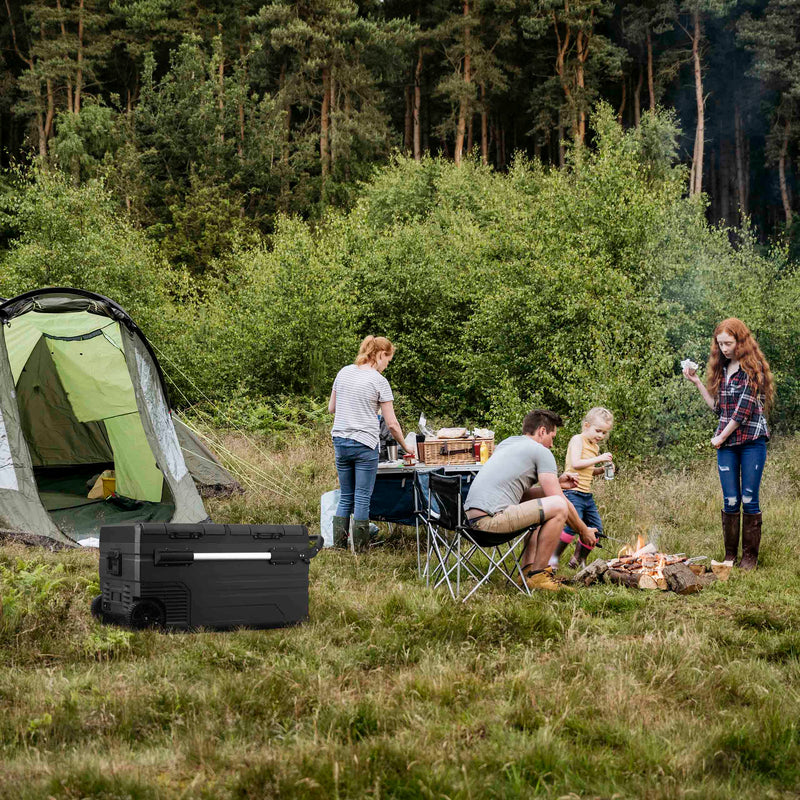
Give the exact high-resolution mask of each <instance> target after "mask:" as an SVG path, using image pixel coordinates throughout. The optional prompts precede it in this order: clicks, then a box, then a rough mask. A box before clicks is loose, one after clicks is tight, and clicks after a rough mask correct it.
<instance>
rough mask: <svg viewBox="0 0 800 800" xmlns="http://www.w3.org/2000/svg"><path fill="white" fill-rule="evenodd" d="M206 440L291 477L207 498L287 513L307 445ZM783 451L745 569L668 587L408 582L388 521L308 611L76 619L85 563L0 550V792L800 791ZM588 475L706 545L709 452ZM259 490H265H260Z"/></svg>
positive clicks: (792, 500) (308, 514)
mask: <svg viewBox="0 0 800 800" xmlns="http://www.w3.org/2000/svg"><path fill="white" fill-rule="evenodd" d="M227 444H228V446H229V448H230V449H231V450H234V451H236V452H238V453H239V454H240V455H242V456H245V457H246V458H248V459H249V460H251V461H254V462H255V463H256V464H257V466H259V467H260V468H261V470H262V471H263V474H265V475H268V476H271V477H273V478H275V479H276V480H281V481H282V482H283V484H285V483H287V482H288V480H289V478H291V481H292V482H293V483H292V491H287V492H284V493H282V494H281V493H275V492H271V491H267V490H263V491H260V492H256V491H251V492H248V493H247V494H246V495H243V496H239V497H233V498H231V499H228V500H216V501H212V502H211V503H210V511H211V514H212V517H213V518H214V519H215V520H218V521H221V522H238V521H245V522H251V521H252V522H254V521H270V522H272V521H274V522H281V521H287V522H289V521H291V522H298V521H301V522H305V523H307V524H309V527H310V528H311V529H312V530H316V528H317V526H318V524H319V522H318V514H319V506H318V502H319V495H320V494H321V493H322V492H323V491H325V490H327V489H330V488H333V487H334V486H335V483H336V481H335V472H334V470H333V466H332V461H333V459H332V452H331V450H330V445H329V444H328V442H327V441H326V440H325V439H324V438H323V437H319V438H314V437H312V438H311V439H310V440H307V441H304V442H295V443H293V444H289V445H283V446H282V447H281V448H279V449H276V448H275V447H274V446H273V445H271V444H270V442H269V441H268V440H261V441H260V442H259V447H258V448H255V447H254V445H253V444H252V443H250V442H248V441H245V440H244V439H242V438H241V437H238V436H229V437H228V439H227ZM797 464H800V439H790V440H784V441H782V442H778V443H776V444H774V445H773V446H772V447H771V452H770V456H769V460H768V464H767V470H766V474H765V478H764V491H763V498H762V505H763V507H764V508H765V517H764V543H763V548H762V559H761V566H760V568H759V570H758V571H757V572H756V573H754V574H750V575H747V576H744V575H739V574H735V575H734V576H733V578H732V579H731V580H730V581H729V582H728V583H719V584H716V585H714V586H712V587H711V588H709V589H707V590H705V591H703V592H702V593H700V594H698V595H693V596H690V597H679V596H678V595H675V594H672V593H662V592H634V591H631V590H628V589H625V588H622V587H609V586H594V587H590V588H588V589H585V590H582V591H580V592H579V593H576V594H574V595H569V596H563V597H562V596H550V595H547V596H544V595H536V596H534V597H531V598H526V597H523V596H521V595H517V594H511V593H509V592H508V591H506V590H505V589H504V588H503V587H502V586H501V585H500V584H497V585H496V586H492V587H489V589H488V590H487V591H482V592H480V593H479V594H478V595H477V596H476V597H475V598H474V599H473V600H472V601H470V602H469V603H468V604H466V605H457V604H454V603H453V602H452V601H451V600H450V598H449V596H446V595H443V594H440V593H433V592H431V591H428V590H426V589H425V587H424V586H423V585H421V584H420V583H419V582H418V581H417V579H416V551H415V546H414V540H413V536H411V535H410V532H408V531H405V532H403V531H395V532H394V533H393V534H392V535H387V537H386V539H387V542H386V544H385V545H384V546H383V547H382V548H375V549H373V550H372V551H371V552H370V553H369V554H367V555H364V556H361V557H359V558H358V559H355V558H354V557H353V556H351V555H350V554H348V553H345V552H332V551H326V552H324V553H322V554H320V555H319V556H318V557H317V558H315V559H314V561H313V562H312V565H311V580H310V607H311V618H310V620H309V622H307V623H306V624H304V625H301V626H299V627H296V628H292V629H282V630H274V631H246V630H242V631H236V632H230V633H211V632H205V633H195V634H160V633H157V632H153V631H145V632H137V633H133V632H129V631H124V630H120V629H117V628H113V627H103V626H99V625H97V624H96V623H95V622H94V621H93V620H92V619H91V617H90V615H89V610H88V609H89V601H90V599H91V597H92V596H93V594H95V593H96V592H97V555H96V553H91V552H69V553H66V554H51V553H47V552H45V551H38V550H33V549H30V550H26V549H23V548H21V547H18V546H5V547H4V548H2V549H0V570H1V572H0V574H1V575H2V595H3V599H4V601H5V605H4V614H3V617H2V620H0V654H2V662H3V668H2V670H0V759H1V760H2V763H3V770H2V772H0V797H3V798H20V800H27V799H28V798H31V799H32V798H49V797H53V798H59V800H60V799H61V798H64V799H65V800H66V799H67V798H69V799H70V800H78V798H104V800H112V799H113V800H117V799H119V800H122V798H131V799H134V798H135V799H136V800H139V799H140V798H142V799H147V800H150V798H153V800H156V798H158V800H161V799H162V798H168V799H170V800H172V798H175V799H176V800H177V798H224V799H225V800H228V799H230V800H233V799H234V798H237V799H238V798H273V797H274V798H278V797H280V798H287V797H298V798H316V797H319V798H334V797H335V798H341V799H342V800H344V798H357V797H373V798H417V797H421V798H445V797H446V798H459V799H462V798H463V799H464V800H467V798H484V797H490V798H492V797H496V798H517V797H519V798H523V797H525V798H528V797H531V796H541V797H553V798H565V797H569V798H572V797H597V798H611V797H619V798H640V797H647V798H665V799H667V798H683V797H698V798H720V799H722V798H725V799H726V800H727V798H732V797H737V798H739V797H753V798H756V797H758V798H762V797H776V798H779V797H784V798H790V797H797V795H798V791H800V777H798V772H799V768H798V766H797V765H798V763H800V731H799V730H798V722H797V720H798V719H800V691H799V690H798V687H800V666H799V663H798V653H799V652H800V602H798V593H799V590H800V578H798V575H797V569H796V564H797V562H798V556H800V545H798V542H797V540H796V537H795V536H794V531H796V530H797V528H798V521H799V520H798V515H800V508H799V507H798V503H797V499H796V498H797V492H798V487H799V486H800V467H798V466H796V465H797ZM622 466H623V469H622V470H621V472H620V474H619V478H618V480H616V481H614V482H613V483H609V484H601V485H600V486H598V493H597V496H598V502H599V505H600V509H601V512H602V514H603V516H604V519H605V522H606V526H607V530H608V533H609V534H610V535H611V536H615V537H618V538H620V539H629V538H632V537H633V536H634V535H635V534H636V533H638V532H642V531H644V532H645V533H647V534H653V535H657V536H658V537H659V545H660V547H661V549H663V550H667V551H685V552H688V553H691V554H695V555H703V554H705V555H709V556H711V557H720V555H721V552H720V544H721V535H720V532H719V530H718V529H719V527H720V526H719V523H718V516H719V488H718V483H717V478H716V471H715V469H714V466H713V456H712V455H711V454H709V458H708V459H707V460H705V461H703V462H701V463H699V464H698V465H696V466H695V467H693V468H691V469H686V470H684V471H683V472H680V473H670V474H660V473H657V472H647V471H644V470H640V471H636V472H633V471H629V472H626V471H625V469H624V465H622ZM269 483H270V484H271V485H273V484H274V482H273V481H269Z"/></svg>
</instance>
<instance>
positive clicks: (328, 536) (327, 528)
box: [319, 489, 340, 547]
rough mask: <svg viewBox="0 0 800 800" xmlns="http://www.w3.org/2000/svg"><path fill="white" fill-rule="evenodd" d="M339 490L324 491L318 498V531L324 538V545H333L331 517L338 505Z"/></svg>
mask: <svg viewBox="0 0 800 800" xmlns="http://www.w3.org/2000/svg"><path fill="white" fill-rule="evenodd" d="M339 494H340V492H339V490H338V489H334V490H333V491H332V492H325V494H324V495H322V497H320V499H319V532H320V534H321V535H322V538H323V539H324V540H325V547H333V518H334V516H335V515H336V507H337V506H338V505H339Z"/></svg>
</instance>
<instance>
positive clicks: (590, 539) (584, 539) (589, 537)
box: [578, 528, 597, 547]
mask: <svg viewBox="0 0 800 800" xmlns="http://www.w3.org/2000/svg"><path fill="white" fill-rule="evenodd" d="M578 536H579V537H580V540H581V544H585V545H586V546H587V547H594V546H595V545H596V544H597V528H587V529H586V533H579V534H578Z"/></svg>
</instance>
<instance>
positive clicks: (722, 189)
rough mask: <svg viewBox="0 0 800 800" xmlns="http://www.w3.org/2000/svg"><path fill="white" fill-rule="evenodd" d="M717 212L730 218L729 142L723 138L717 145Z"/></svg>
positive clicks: (724, 217)
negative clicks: (718, 145)
mask: <svg viewBox="0 0 800 800" xmlns="http://www.w3.org/2000/svg"><path fill="white" fill-rule="evenodd" d="M719 212H720V214H719V215H720V218H722V219H725V220H727V221H728V222H730V219H731V143H730V141H729V140H728V139H723V140H722V142H720V147H719Z"/></svg>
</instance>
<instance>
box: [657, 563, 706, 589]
mask: <svg viewBox="0 0 800 800" xmlns="http://www.w3.org/2000/svg"><path fill="white" fill-rule="evenodd" d="M664 577H665V578H666V579H667V585H668V586H669V588H670V589H672V591H673V592H675V593H676V594H694V593H695V592H699V591H700V590H701V589H702V588H703V584H702V583H701V582H700V580H699V579H698V577H697V575H695V574H694V572H692V571H691V570H690V569H689V567H688V566H686V564H671V565H670V566H668V567H664Z"/></svg>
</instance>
